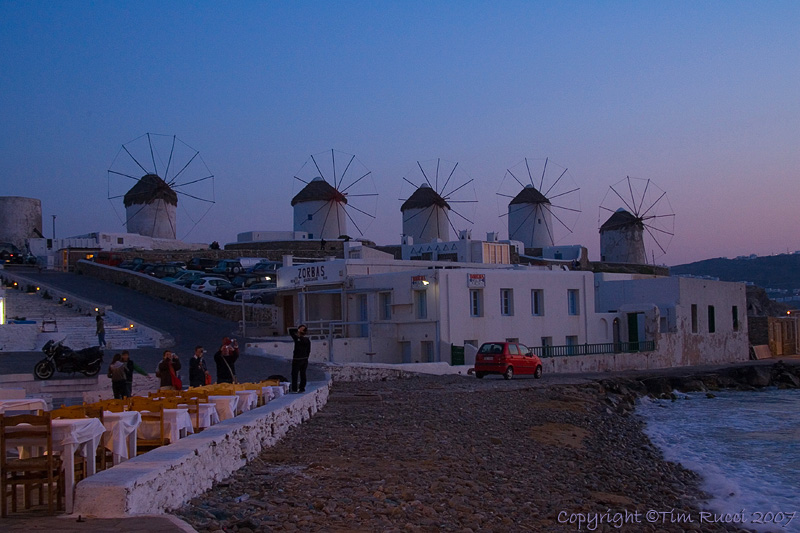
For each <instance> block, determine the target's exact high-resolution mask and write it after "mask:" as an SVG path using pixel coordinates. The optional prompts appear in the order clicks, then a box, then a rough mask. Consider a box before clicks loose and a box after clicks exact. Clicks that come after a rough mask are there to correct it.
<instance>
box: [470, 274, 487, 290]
mask: <svg viewBox="0 0 800 533" xmlns="http://www.w3.org/2000/svg"><path fill="white" fill-rule="evenodd" d="M467 287H469V288H470V289H482V288H484V287H486V274H467Z"/></svg>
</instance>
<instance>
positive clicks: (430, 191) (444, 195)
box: [400, 159, 477, 243]
mask: <svg viewBox="0 0 800 533" xmlns="http://www.w3.org/2000/svg"><path fill="white" fill-rule="evenodd" d="M451 165H452V166H451ZM417 170H419V172H417ZM445 176H446V177H445ZM409 177H411V178H412V179H414V180H416V181H412V180H411V179H409ZM403 180H404V181H405V182H406V183H408V184H409V185H411V186H412V187H413V188H414V192H413V193H412V194H411V196H409V197H408V198H406V199H405V200H404V201H403V205H402V206H401V207H400V211H401V213H402V214H403V235H404V236H405V237H407V238H408V237H410V238H411V241H412V242H414V243H423V242H434V241H436V240H440V241H449V240H450V229H451V228H452V230H453V232H455V233H458V230H457V229H456V226H455V224H454V223H453V219H455V217H458V219H456V220H458V221H459V222H460V223H462V224H463V223H467V224H470V225H471V224H472V220H470V219H469V218H468V217H467V216H465V215H464V214H462V213H460V212H458V211H456V210H455V209H454V208H453V205H455V204H474V203H477V200H476V199H475V188H474V186H472V187H470V186H471V185H472V182H473V181H474V180H473V179H471V178H469V176H467V175H466V173H465V172H464V171H463V170H461V169H458V163H453V162H450V161H442V160H441V159H435V160H430V161H422V162H420V161H417V165H416V167H413V169H412V170H411V171H409V173H408V174H407V175H406V176H403ZM417 183H420V185H419V186H418V185H417ZM470 192H471V196H470Z"/></svg>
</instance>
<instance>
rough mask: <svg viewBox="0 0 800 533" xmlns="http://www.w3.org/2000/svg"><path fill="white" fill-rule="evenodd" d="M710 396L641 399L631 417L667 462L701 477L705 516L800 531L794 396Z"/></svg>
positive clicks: (799, 439)
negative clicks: (641, 423) (705, 498)
mask: <svg viewBox="0 0 800 533" xmlns="http://www.w3.org/2000/svg"><path fill="white" fill-rule="evenodd" d="M713 394H714V397H713V398H709V397H707V395H706V393H676V395H677V397H678V399H677V400H674V401H672V400H652V399H648V398H644V399H642V400H641V401H640V402H639V404H638V405H637V409H636V412H637V413H638V414H640V415H641V416H643V417H644V419H645V421H646V429H645V432H646V433H647V435H648V436H649V437H650V440H651V441H652V442H653V444H655V445H656V446H658V447H659V448H661V450H663V452H664V456H665V458H666V459H667V460H668V461H672V462H675V463H680V464H681V465H683V466H684V467H685V468H688V469H690V470H694V471H695V472H697V473H698V474H700V475H701V476H702V479H703V483H702V488H703V490H704V491H705V492H707V493H708V494H709V495H710V496H711V499H710V500H709V501H708V502H707V509H706V510H707V511H709V512H711V513H713V514H711V515H706V516H705V518H708V519H711V520H712V521H727V522H731V523H738V524H740V525H741V526H742V527H744V528H746V529H753V530H757V531H784V532H800V390H777V389H765V390H759V391H752V392H751V391H747V392H742V391H721V392H714V393H713ZM677 511H681V510H677ZM694 518H695V522H698V521H699V519H700V518H701V517H694Z"/></svg>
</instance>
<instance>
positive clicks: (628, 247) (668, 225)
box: [598, 176, 675, 264]
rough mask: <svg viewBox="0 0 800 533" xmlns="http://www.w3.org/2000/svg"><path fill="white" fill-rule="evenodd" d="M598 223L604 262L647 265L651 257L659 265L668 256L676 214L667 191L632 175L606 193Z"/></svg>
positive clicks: (647, 180)
mask: <svg viewBox="0 0 800 533" xmlns="http://www.w3.org/2000/svg"><path fill="white" fill-rule="evenodd" d="M609 215H610V216H609ZM606 217H607V218H606ZM598 224H599V226H600V227H599V229H600V256H601V260H602V261H607V262H610V263H637V264H646V263H647V256H648V254H649V255H650V256H651V258H652V261H653V263H655V258H656V257H660V256H662V255H664V254H665V253H667V248H668V247H669V243H670V241H671V240H672V236H673V235H674V230H675V213H674V212H673V211H672V206H671V205H670V203H669V198H667V193H666V192H665V191H664V190H662V189H661V188H659V187H658V186H657V185H656V184H655V183H653V182H652V181H651V180H649V179H641V178H631V177H630V176H628V177H626V178H625V179H623V180H620V181H618V182H617V183H615V184H614V185H612V186H611V187H610V188H609V190H608V192H606V195H605V197H604V198H603V201H602V202H601V203H600V218H599V221H598Z"/></svg>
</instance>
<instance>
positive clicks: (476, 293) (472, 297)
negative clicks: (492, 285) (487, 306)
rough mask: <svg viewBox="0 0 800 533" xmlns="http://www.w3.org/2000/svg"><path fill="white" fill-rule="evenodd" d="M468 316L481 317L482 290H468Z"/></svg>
mask: <svg viewBox="0 0 800 533" xmlns="http://www.w3.org/2000/svg"><path fill="white" fill-rule="evenodd" d="M469 316H483V290H482V289H470V290H469Z"/></svg>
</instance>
